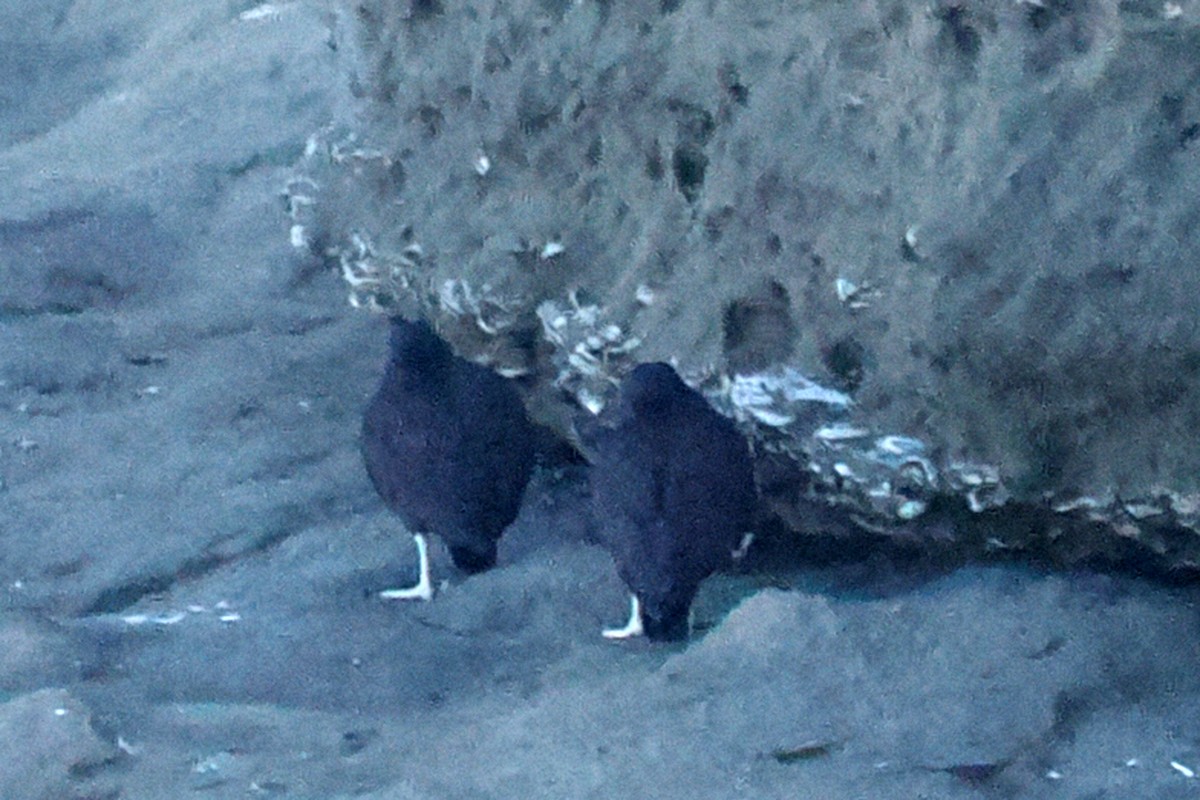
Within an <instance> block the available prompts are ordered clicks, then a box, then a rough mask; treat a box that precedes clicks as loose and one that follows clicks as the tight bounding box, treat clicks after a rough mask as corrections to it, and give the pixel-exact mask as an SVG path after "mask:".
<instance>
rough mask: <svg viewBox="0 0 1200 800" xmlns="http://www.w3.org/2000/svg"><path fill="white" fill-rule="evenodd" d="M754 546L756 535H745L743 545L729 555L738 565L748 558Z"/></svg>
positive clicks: (743, 535)
mask: <svg viewBox="0 0 1200 800" xmlns="http://www.w3.org/2000/svg"><path fill="white" fill-rule="evenodd" d="M752 544H754V534H753V533H743V534H742V541H741V544H739V545H738V546H737V549H736V550H734V551H733V552H732V553H730V554H729V555H730V556H731V557H732V559H733V561H734V563H737V562H738V561H741V560H742V559H743V558H745V557H746V554H747V553H749V552H750V545H752Z"/></svg>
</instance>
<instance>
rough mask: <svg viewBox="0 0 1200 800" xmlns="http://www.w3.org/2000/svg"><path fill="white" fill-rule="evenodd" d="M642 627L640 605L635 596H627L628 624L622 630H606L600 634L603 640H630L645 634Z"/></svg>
mask: <svg viewBox="0 0 1200 800" xmlns="http://www.w3.org/2000/svg"><path fill="white" fill-rule="evenodd" d="M645 632H646V631H645V629H644V628H643V627H642V603H641V601H640V600H638V598H637V595H636V594H631V595H629V622H627V623H625V627H624V628H606V629H604V630H603V631H601V633H602V634H603V636H604V638H605V639H630V638H632V637H634V636H641V635H642V634H643V633H645Z"/></svg>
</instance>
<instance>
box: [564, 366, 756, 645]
mask: <svg viewBox="0 0 1200 800" xmlns="http://www.w3.org/2000/svg"><path fill="white" fill-rule="evenodd" d="M587 438H588V439H590V440H591V441H590V442H589V444H590V445H591V446H592V449H593V451H594V452H593V454H592V455H593V458H592V461H593V463H592V470H591V474H592V498H593V503H594V505H595V510H596V514H597V518H598V520H599V523H600V529H601V536H602V538H603V540H604V543H605V544H606V545H607V547H608V548H609V550H610V551H611V552H612V555H613V560H614V561H615V562H616V565H617V572H618V573H619V574H620V576H621V579H622V580H623V581H624V582H625V584H626V585H627V586H628V587H629V589H630V591H632V592H633V595H634V597H635V598H636V603H635V607H634V610H635V617H636V614H637V609H638V605H639V604H640V612H641V621H642V626H643V627H644V631H645V633H646V635H647V636H649V637H650V638H652V639H679V638H683V637H685V636H686V635H687V632H688V611H689V609H690V607H691V604H692V599H693V598H694V597H695V595H696V590H697V589H698V588H699V586H700V582H701V581H703V580H704V579H705V578H706V577H708V576H709V575H710V574H712V573H713V572H714V571H715V570H716V569H718V568H720V567H722V566H723V565H725V564H727V563H728V562H729V561H730V557H731V553H732V552H733V550H734V549H735V548H737V546H738V543H739V541H740V539H741V537H742V534H744V533H745V532H746V531H747V530H748V529H749V527H750V525H751V522H752V516H753V510H754V504H755V500H756V494H755V489H754V475H753V469H752V465H751V461H750V452H749V447H748V445H747V443H746V440H745V438H744V437H743V436H742V435H741V434H740V433H738V431H737V429H736V428H735V427H734V425H733V423H732V422H730V421H729V420H728V419H726V418H725V417H723V416H721V415H720V414H718V413H717V412H716V411H715V410H713V408H712V407H711V406H709V405H708V403H707V401H705V399H704V398H703V397H702V396H701V395H700V394H699V393H698V392H696V391H695V390H693V389H691V388H689V387H688V386H687V385H686V384H685V383H684V382H683V381H682V380H680V378H679V376H678V375H677V374H676V373H675V370H674V369H672V368H671V367H670V366H668V365H666V364H642V365H640V366H638V367H636V368H635V369H634V370H633V371H632V372H631V373H630V374H629V375H628V376H627V377H626V378H625V380H624V382H623V383H622V384H621V393H620V398H619V400H618V401H617V402H616V403H615V404H614V405H613V406H612V407H610V409H609V410H607V411H606V412H605V413H604V414H603V415H602V416H601V418H600V420H599V423H598V425H597V426H596V427H595V429H594V430H592V431H591V432H590V433H589V434H588V435H587ZM630 622H631V626H630V629H628V630H625V631H613V632H608V633H607V634H606V635H610V636H614V637H617V636H622V635H630V634H632V633H635V632H637V626H636V624H634V623H636V619H633V620H631V621H630Z"/></svg>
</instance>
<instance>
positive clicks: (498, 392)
mask: <svg viewBox="0 0 1200 800" xmlns="http://www.w3.org/2000/svg"><path fill="white" fill-rule="evenodd" d="M362 453H363V461H364V462H366V467H367V473H368V474H369V475H370V476H371V482H372V483H374V484H375V490H376V491H378V492H379V496H380V497H382V498H383V501H384V502H385V503H386V504H387V505H388V507H389V508H391V510H392V511H394V512H395V513H396V514H397V515H398V516H399V517H400V519H401V520H403V522H404V524H405V525H406V526H407V527H408V529H409V530H410V531H412V532H413V540H414V542H415V543H416V545H417V552H418V555H419V557H420V563H421V567H420V568H421V577H420V580H419V581H418V582H417V585H416V586H413V587H411V588H407V589H390V590H387V591H385V592H382V593H381V596H382V597H385V598H389V599H402V600H406V599H422V600H429V599H430V598H431V597H432V596H433V588H432V584H431V582H430V579H429V556H428V552H427V549H426V543H425V537H424V536H423V535H422V534H424V533H436V534H437V535H438V536H440V537H442V539H443V540H444V541H445V542H446V544H447V545H448V546H449V548H450V555H451V557H453V559H454V564H455V566H457V567H458V568H459V569H462V570H463V571H465V572H467V573H471V574H474V573H477V572H482V571H483V570H486V569H489V568H490V567H492V566H495V564H496V542H497V541H498V540H499V539H500V534H501V533H503V532H504V529H505V528H507V527H508V526H509V524H510V523H511V522H512V521H513V520H514V519H516V516H517V511H518V509H519V508H520V506H521V495H522V494H523V493H524V491H525V484H526V483H528V481H529V475H530V472H532V470H533V462H534V430H533V426H532V425H531V423H530V422H529V420H528V418H527V417H526V416H525V406H524V404H523V403H522V402H521V398H520V396H519V395H518V394H517V391H516V390H515V389H514V388H513V387H512V386H511V385H510V384H509V383H508V382H507V381H505V380H504V379H503V378H501V377H500V376H499V375H497V374H495V373H494V372H492V371H490V370H488V369H485V368H484V367H481V366H479V365H477V364H472V363H471V362H469V361H466V360H465V359H462V358H460V357H458V356H456V355H454V353H453V352H451V350H450V347H449V346H448V345H447V344H446V343H445V342H444V341H442V340H441V339H440V338H439V337H438V335H437V334H436V333H434V331H433V329H432V328H431V327H430V326H429V325H428V324H427V323H425V322H408V321H406V320H404V319H402V318H400V317H393V318H392V321H391V356H390V357H389V359H388V363H387V369H386V370H385V372H384V375H383V381H382V382H381V383H380V384H379V390H378V391H377V392H376V393H375V397H374V398H372V400H371V403H370V405H368V406H367V410H366V412H365V413H364V414H363V428H362Z"/></svg>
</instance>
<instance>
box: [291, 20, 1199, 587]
mask: <svg viewBox="0 0 1200 800" xmlns="http://www.w3.org/2000/svg"><path fill="white" fill-rule="evenodd" d="M340 28H341V34H342V41H341V45H342V49H343V51H344V52H346V53H349V54H350V55H351V57H352V58H354V59H355V63H356V64H357V65H358V68H357V73H356V76H355V79H354V80H355V84H354V85H355V89H356V91H357V93H358V94H359V96H360V98H361V99H362V101H363V113H362V116H361V118H360V119H358V120H355V121H354V122H353V123H347V124H346V125H345V126H343V127H339V128H336V129H330V130H327V131H323V132H322V133H320V134H319V135H317V136H314V138H313V139H312V140H311V141H310V146H309V148H308V152H307V156H306V159H305V161H304V163H303V165H302V167H301V172H300V177H298V178H297V180H296V181H295V182H294V183H293V185H292V187H291V190H290V199H291V206H290V207H291V212H292V216H293V219H294V221H295V223H296V225H295V227H294V228H293V231H292V238H293V243H294V244H296V245H297V246H299V247H306V248H312V249H314V250H315V251H317V252H321V253H325V254H327V255H329V256H330V257H331V258H333V259H335V260H336V261H337V262H339V265H340V268H341V269H342V271H343V273H344V274H345V275H346V277H347V279H348V280H349V281H350V282H351V283H352V284H353V291H354V293H355V299H356V301H358V302H364V303H370V302H379V303H389V302H390V303H399V304H401V305H403V306H406V307H407V308H408V310H410V311H413V310H415V311H419V312H421V313H425V314H433V315H440V316H442V317H446V318H448V317H457V318H458V319H459V320H460V321H461V325H460V326H458V328H457V333H456V334H453V335H452V337H451V338H453V339H454V343H455V345H456V347H458V348H459V350H460V351H462V352H464V353H466V354H469V355H472V356H474V357H476V358H479V359H481V360H487V361H490V362H491V363H493V364H494V365H495V366H497V367H498V368H500V369H501V370H502V371H506V372H508V373H510V374H516V373H532V374H534V375H535V376H536V378H537V380H536V381H534V383H536V385H537V387H538V388H537V389H536V390H535V391H534V397H533V398H532V399H533V405H534V407H535V411H536V413H538V414H539V415H540V416H541V417H542V418H543V419H546V420H550V421H553V420H554V419H556V418H557V419H559V420H560V424H563V423H562V420H564V419H565V415H564V414H563V403H562V402H561V401H562V398H563V397H564V396H567V397H571V398H573V399H574V401H576V402H577V403H578V404H580V405H582V406H584V407H587V408H589V409H590V410H592V411H597V410H599V408H601V407H602V406H603V404H604V403H605V402H606V399H607V397H608V396H609V394H610V392H611V387H612V384H613V381H612V380H611V379H612V378H613V377H616V376H619V375H620V374H623V373H624V372H625V371H626V370H627V369H628V367H629V366H630V365H631V364H633V363H636V362H643V361H651V360H671V359H673V360H675V361H676V362H677V363H678V365H679V369H680V372H681V374H683V375H684V376H685V377H686V378H688V379H689V381H690V382H691V383H693V385H696V386H698V387H700V388H702V389H704V390H705V391H706V392H707V393H708V394H709V396H710V399H712V400H713V402H714V404H716V405H717V406H718V407H720V408H722V409H723V410H725V411H727V412H728V413H731V414H733V415H735V416H736V417H738V418H739V420H740V421H742V422H743V423H744V425H745V426H746V429H747V431H748V432H751V433H752V434H753V435H754V437H755V438H756V439H757V441H758V443H759V447H758V452H759V453H760V456H761V457H760V467H761V468H762V469H761V470H760V472H762V473H763V474H762V475H760V482H762V483H763V484H764V488H765V489H766V490H767V492H766V493H767V496H768V498H769V499H770V500H771V501H772V503H773V505H774V506H775V508H776V510H777V511H780V512H781V513H782V514H783V516H784V518H785V519H789V520H791V521H792V522H793V523H794V524H795V525H796V526H797V527H803V525H804V520H805V519H811V515H809V514H808V513H807V512H806V511H804V508H803V507H804V505H805V504H806V503H808V502H810V501H811V500H813V499H814V498H818V499H821V500H823V501H833V502H836V503H837V504H844V505H846V506H848V507H850V508H852V509H854V510H855V511H856V512H857V514H858V515H859V519H860V520H861V521H863V522H865V523H867V524H868V525H869V526H871V527H881V528H882V529H884V530H893V529H896V528H895V526H897V525H899V526H900V528H902V529H905V530H908V529H909V528H911V527H912V526H910V525H908V524H907V521H909V520H915V519H918V518H921V517H923V516H924V515H926V514H927V513H928V512H929V511H930V510H931V509H938V508H951V509H963V511H962V514H961V517H962V518H969V517H970V514H969V513H967V511H966V510H967V509H969V510H970V511H971V512H976V513H978V512H984V511H987V510H988V509H992V508H997V507H1000V506H1007V505H1013V504H1019V505H1020V506H1021V507H1022V508H1024V509H1026V510H1031V511H1033V512H1035V517H1036V519H1037V520H1038V522H1037V523H1036V524H1035V525H1034V528H1035V530H1033V531H1032V534H1031V536H1032V538H1047V534H1048V533H1049V532H1050V530H1051V529H1054V530H1057V529H1058V528H1060V527H1062V526H1064V525H1066V527H1065V528H1063V530H1065V531H1067V532H1068V533H1070V535H1069V536H1067V537H1066V538H1067V539H1071V538H1075V539H1076V540H1077V541H1075V542H1074V543H1073V544H1072V545H1071V547H1075V546H1076V545H1078V544H1079V542H1080V541H1083V540H1089V541H1090V540H1091V539H1092V538H1093V537H1094V535H1095V534H1096V533H1100V536H1099V537H1098V538H1100V539H1104V538H1109V539H1111V538H1112V533H1113V532H1114V531H1115V532H1116V533H1117V534H1118V538H1120V539H1121V540H1126V539H1129V538H1135V539H1139V540H1140V541H1142V542H1145V543H1147V544H1149V545H1151V548H1152V550H1154V551H1157V552H1159V553H1161V554H1165V555H1167V557H1168V560H1169V561H1170V562H1171V563H1173V564H1176V565H1183V564H1187V565H1195V564H1197V563H1200V539H1198V538H1197V537H1196V536H1195V533H1194V531H1195V530H1196V529H1197V527H1198V520H1200V492H1198V491H1197V490H1198V488H1200V487H1198V486H1197V476H1198V475H1200V450H1197V448H1195V447H1194V446H1193V444H1194V434H1195V432H1196V431H1197V430H1200V382H1198V376H1200V332H1198V331H1197V317H1196V314H1195V311H1194V304H1195V297H1196V296H1197V295H1198V294H1200V271H1197V270H1196V269H1195V265H1196V263H1197V257H1198V255H1200V232H1198V228H1197V219H1198V217H1200V199H1198V198H1200V196H1198V195H1197V193H1196V191H1195V187H1196V186H1197V185H1200V155H1198V154H1200V99H1198V97H1197V95H1196V93H1195V91H1194V86H1195V85H1196V81H1197V78H1198V77H1200V76H1198V74H1197V73H1198V70H1197V67H1196V66H1195V60H1194V54H1195V53H1196V52H1198V51H1200V22H1198V17H1197V16H1196V15H1195V14H1194V13H1190V12H1185V11H1184V10H1183V9H1182V8H1181V7H1180V6H1179V5H1177V4H1174V3H1166V4H1165V5H1164V4H1162V3H1159V2H1145V3H1142V2H1129V3H1120V4H1118V3H1116V2H1098V1H1096V0H1081V1H1080V2H1065V0H1063V1H1059V0H1046V2H1044V3H1041V2H1039V3H1007V4H995V3H982V2H958V3H947V2H939V3H935V4H933V5H926V6H914V5H913V4H911V3H905V2H863V3H857V4H852V5H849V6H847V5H845V4H816V5H813V4H805V5H800V6H797V5H794V4H787V3H741V2H735V0H713V2H698V0H659V1H657V2H633V3H571V2H565V1H561V2H554V1H552V0H551V1H548V0H537V1H536V2H535V1H534V0H517V1H516V2H512V3H505V4H492V3H486V2H480V3H476V4H474V5H467V6H465V7H461V8H459V7H457V4H455V6H454V7H452V6H450V5H448V4H446V5H444V4H441V3H438V2H436V0H434V1H433V2H431V1H430V0H424V1H423V2H418V1H417V0H411V1H410V2H401V1H400V0H363V1H362V2H358V3H355V4H354V5H353V7H352V11H350V12H348V15H347V16H346V17H345V18H344V19H342V20H341V25H340ZM563 426H564V427H565V424H564V425H563ZM781 465H782V466H781ZM780 475H783V476H784V477H780ZM947 497H949V498H952V502H950V503H946V502H945V499H946V498H947ZM960 501H961V502H960ZM955 513H957V512H955ZM1037 513H1043V514H1044V516H1037ZM1072 520H1074V521H1077V522H1081V523H1084V525H1082V526H1079V525H1070V524H1067V523H1069V522H1071V521H1072ZM1094 523H1100V524H1098V525H1096V524H1094ZM1089 525H1090V526H1091V527H1088V526H1089ZM933 527H935V528H936V527H937V526H933ZM1085 529H1086V530H1085ZM1088 531H1090V532H1088ZM960 532H961V531H960ZM922 535H924V534H922ZM1018 538H1020V537H1018ZM1051 538H1052V537H1051ZM1060 538H1061V537H1060ZM1024 543H1025V542H1007V543H1005V542H1001V543H1000V546H1012V545H1014V544H1024ZM1081 547H1082V550H1083V551H1087V550H1088V549H1089V547H1088V546H1087V545H1086V544H1083V545H1081Z"/></svg>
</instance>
